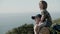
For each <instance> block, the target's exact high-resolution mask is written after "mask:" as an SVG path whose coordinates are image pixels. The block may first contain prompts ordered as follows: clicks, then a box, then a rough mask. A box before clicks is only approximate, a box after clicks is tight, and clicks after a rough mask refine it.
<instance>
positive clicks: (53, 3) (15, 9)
mask: <svg viewBox="0 0 60 34" xmlns="http://www.w3.org/2000/svg"><path fill="white" fill-rule="evenodd" d="M39 1H40V0H0V13H24V12H26V13H27V12H34V11H40V10H39ZM45 1H46V2H47V3H48V8H47V9H48V11H50V12H51V13H52V12H54V13H55V12H59V11H60V9H59V6H60V0H45Z"/></svg>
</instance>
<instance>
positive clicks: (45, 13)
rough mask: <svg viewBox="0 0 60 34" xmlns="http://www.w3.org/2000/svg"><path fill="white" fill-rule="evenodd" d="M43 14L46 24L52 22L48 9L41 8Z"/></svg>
mask: <svg viewBox="0 0 60 34" xmlns="http://www.w3.org/2000/svg"><path fill="white" fill-rule="evenodd" d="M41 15H44V19H45V21H46V25H47V24H49V25H51V24H52V19H51V16H50V14H49V12H48V11H47V10H41ZM47 26H48V25H47Z"/></svg>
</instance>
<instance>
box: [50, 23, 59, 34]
mask: <svg viewBox="0 0 60 34" xmlns="http://www.w3.org/2000/svg"><path fill="white" fill-rule="evenodd" d="M50 34H60V25H58V24H56V25H53V27H50Z"/></svg>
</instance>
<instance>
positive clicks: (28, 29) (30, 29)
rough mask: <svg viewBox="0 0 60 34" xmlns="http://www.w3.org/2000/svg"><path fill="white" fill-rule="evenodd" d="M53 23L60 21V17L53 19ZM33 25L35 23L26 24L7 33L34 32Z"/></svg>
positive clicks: (21, 33) (29, 33)
mask: <svg viewBox="0 0 60 34" xmlns="http://www.w3.org/2000/svg"><path fill="white" fill-rule="evenodd" d="M53 23H60V19H57V20H53ZM33 26H34V25H33V24H24V25H22V26H20V27H17V28H13V29H12V30H9V31H8V32H6V34H34V31H33Z"/></svg>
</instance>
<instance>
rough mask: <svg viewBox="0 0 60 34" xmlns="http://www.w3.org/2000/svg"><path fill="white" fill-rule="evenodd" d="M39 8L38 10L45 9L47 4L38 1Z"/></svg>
mask: <svg viewBox="0 0 60 34" xmlns="http://www.w3.org/2000/svg"><path fill="white" fill-rule="evenodd" d="M39 8H40V9H47V2H46V1H40V2H39Z"/></svg>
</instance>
